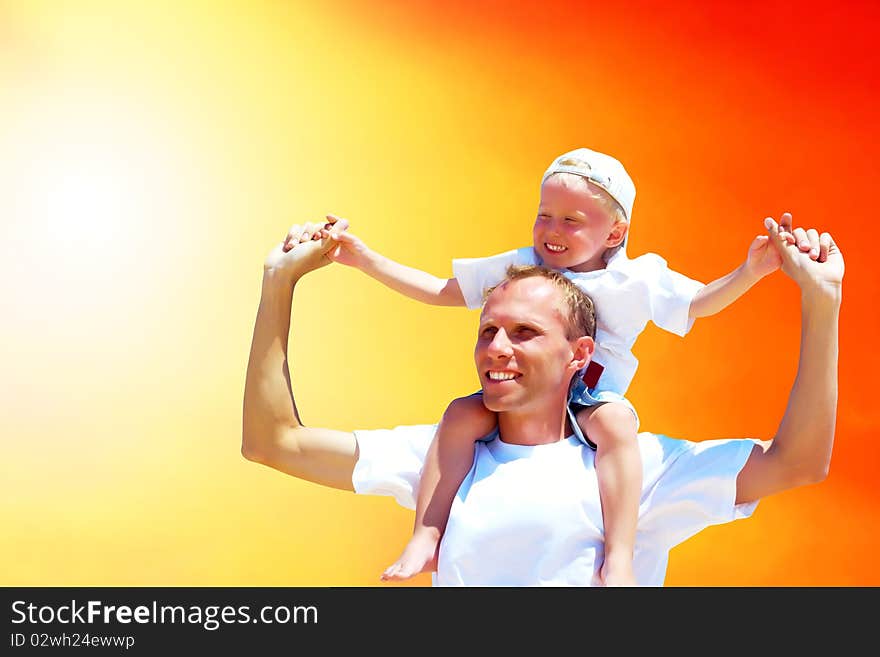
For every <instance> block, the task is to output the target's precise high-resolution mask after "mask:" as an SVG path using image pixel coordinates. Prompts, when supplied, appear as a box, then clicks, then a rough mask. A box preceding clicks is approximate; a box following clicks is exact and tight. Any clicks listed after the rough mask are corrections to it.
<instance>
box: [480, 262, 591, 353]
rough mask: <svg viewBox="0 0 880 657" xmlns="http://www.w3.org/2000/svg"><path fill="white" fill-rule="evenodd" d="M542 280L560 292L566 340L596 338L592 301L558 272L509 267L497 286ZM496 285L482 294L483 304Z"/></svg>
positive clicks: (537, 266) (523, 266) (544, 269)
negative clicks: (585, 337)
mask: <svg viewBox="0 0 880 657" xmlns="http://www.w3.org/2000/svg"><path fill="white" fill-rule="evenodd" d="M536 277H537V278H544V279H546V280H548V281H550V282H551V283H552V284H553V285H554V286H556V288H557V289H558V290H559V291H560V292H562V301H563V308H564V309H565V310H566V311H567V312H566V313H565V315H566V316H565V337H566V339H568V340H576V339H577V338H580V337H583V336H585V335H588V336H590V337H591V338H595V337H596V307H595V306H594V305H593V300H592V299H591V298H590V297H589V296H588V295H587V293H586V292H584V291H583V290H582V289H580V288H579V287H578V286H577V285H575V284H574V283H572V282H571V281H570V280H568V279H567V278H566V277H565V276H563V275H562V274H560V273H559V272H558V271H556V270H553V269H548V268H547V267H542V266H541V265H510V266H509V267H508V268H507V274H506V276H505V279H504V280H503V281H501V282H500V283H499V284H498V285H503V284H505V283H508V282H510V281H517V280H520V279H523V278H536ZM498 285H494V286H492V287H490V288H489V289H487V290H486V292H485V294H483V301H484V302H485V301H486V299H487V298H488V297H489V295H490V294H491V293H492V290H494V289H495V288H496V287H498Z"/></svg>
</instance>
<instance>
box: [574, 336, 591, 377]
mask: <svg viewBox="0 0 880 657" xmlns="http://www.w3.org/2000/svg"><path fill="white" fill-rule="evenodd" d="M594 351H596V341H595V340H593V338H591V337H590V336H588V335H584V336H581V337H580V338H578V339H577V340H575V342H574V353H573V354H572V358H571V362H572V364H573V365H575V370H580V369H583V368H584V367H586V366H587V363H589V362H590V359H591V358H592V357H593V352H594Z"/></svg>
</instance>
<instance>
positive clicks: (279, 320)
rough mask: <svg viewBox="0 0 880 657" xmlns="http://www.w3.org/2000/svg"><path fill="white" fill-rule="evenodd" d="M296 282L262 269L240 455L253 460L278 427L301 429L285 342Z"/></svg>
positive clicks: (249, 362)
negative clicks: (242, 454) (241, 453)
mask: <svg viewBox="0 0 880 657" xmlns="http://www.w3.org/2000/svg"><path fill="white" fill-rule="evenodd" d="M294 284H295V281H293V280H291V279H290V277H289V276H284V275H282V274H279V273H277V272H274V271H272V270H269V269H267V270H266V271H264V273H263V288H262V294H261V296H260V307H259V310H258V311H257V318H256V321H255V324H254V337H253V341H252V342H251V352H250V358H249V360H248V368H247V377H246V379H245V390H244V408H243V413H242V418H243V419H242V452H244V453H245V454H246V455H248V453H250V456H254V455H255V454H256V453H258V452H259V451H261V450H263V449H265V448H266V447H267V443H268V442H270V441H272V440H273V437H274V436H276V435H277V433H278V432H279V430H280V429H289V428H295V427H298V426H301V424H300V422H299V417H298V414H297V411H296V406H295V404H294V401H293V392H292V390H291V384H290V370H289V368H288V364H287V343H288V336H289V333H290V309H291V304H292V301H293V288H294Z"/></svg>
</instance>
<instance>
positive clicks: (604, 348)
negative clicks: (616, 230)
mask: <svg viewBox="0 0 880 657" xmlns="http://www.w3.org/2000/svg"><path fill="white" fill-rule="evenodd" d="M539 264H541V260H540V258H539V257H538V255H537V254H536V253H535V250H534V249H533V248H532V247H525V248H522V249H514V250H512V251H506V252H505V253H499V254H498V255H494V256H490V257H488V258H460V259H457V260H453V261H452V272H453V276H455V279H456V281H457V282H458V285H459V287H460V288H461V292H462V294H463V296H464V299H465V303H466V304H467V307H468V308H480V307H481V306H482V305H483V294H484V292H485V290H486V289H487V288H489V287H492V286H493V285H497V284H498V283H500V282H501V281H502V280H504V277H505V274H506V272H507V267H508V266H509V265H539ZM562 273H563V274H564V275H565V277H566V278H568V279H570V280H571V281H572V282H573V283H575V284H576V285H577V286H578V287H579V288H581V289H582V290H583V291H584V292H586V293H587V294H588V295H589V296H590V298H591V299H592V300H593V304H594V306H595V308H596V352H595V354H594V355H593V360H594V361H596V362H597V363H599V364H600V365H602V366H603V367H604V368H605V369H604V371H603V372H602V375H601V377H600V378H599V382H598V384H597V385H596V386H595V390H596V391H603V390H609V391H611V392H615V393H617V394H619V395H624V394H626V391H627V389H628V388H629V385H630V383H631V382H632V379H633V376H634V375H635V373H636V369H637V368H638V364H639V362H638V360H637V359H636V357H635V356H634V355H633V353H632V347H633V344H634V343H635V341H636V338H637V337H638V336H639V334H640V333H641V332H642V331H644V330H645V326H647V324H648V322H649V321H652V322H654V324H656V325H657V326H659V327H660V328H662V329H665V330H667V331H670V332H671V333H675V334H676V335H681V336H683V335H685V334H686V333H687V332H688V331H689V330H690V329H691V326H693V320H692V319H689V318H688V313H689V311H690V305H691V301H692V300H693V298H694V295H696V293H697V292H698V291H699V290H700V289H701V288H703V287H704V284H703V283H700V282H699V281H695V280H693V279H691V278H688V277H687V276H684V275H683V274H679V273H678V272H675V271H672V270H671V269H669V267H668V266H667V264H666V261H665V260H664V259H663V258H661V257H660V256H658V255H657V254H654V253H647V254H645V255H641V256H639V257H637V258H633V259H629V258H628V257H627V256H626V254H625V253H624V252H623V251H619V252H618V253H617V254H615V255H614V256H613V257H612V258H611V259H610V260H609V261H608V264H607V266H606V267H605V268H604V269H597V270H595V271H590V272H574V271H570V270H562Z"/></svg>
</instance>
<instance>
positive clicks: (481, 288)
mask: <svg viewBox="0 0 880 657" xmlns="http://www.w3.org/2000/svg"><path fill="white" fill-rule="evenodd" d="M534 253H535V252H534V249H532V248H531V247H525V248H522V249H514V250H513V251H506V252H505V253H499V254H498V255H494V256H489V257H488V258H457V259H455V260H453V261H452V275H453V276H454V277H455V280H456V281H457V282H458V287H459V288H461V293H462V296H464V301H465V304H466V305H467V307H468V308H471V309H474V308H480V307H482V305H483V293H484V292H485V291H486V290H487V289H488V288H490V287H492V286H493V285H498V283H500V282H501V281H502V280H504V277H505V275H506V274H507V268H508V267H509V266H510V265H531V264H536V262H537V259H536V258H535V255H534Z"/></svg>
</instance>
